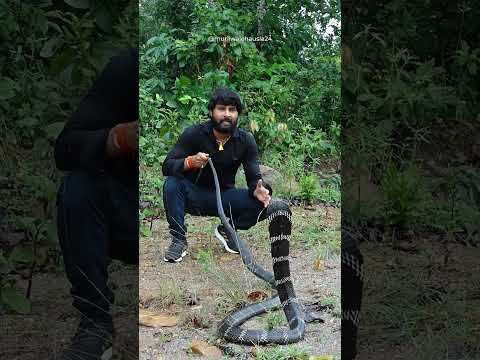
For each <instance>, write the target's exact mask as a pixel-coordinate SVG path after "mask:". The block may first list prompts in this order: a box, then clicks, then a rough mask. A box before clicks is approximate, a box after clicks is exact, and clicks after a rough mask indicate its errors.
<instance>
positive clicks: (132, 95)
mask: <svg viewBox="0 0 480 360" xmlns="http://www.w3.org/2000/svg"><path fill="white" fill-rule="evenodd" d="M136 120H138V50H137V49H129V50H126V51H123V52H121V53H119V54H118V55H117V56H114V57H112V59H111V60H110V62H109V63H108V64H107V66H106V67H105V69H104V70H103V71H102V73H101V74H100V76H99V77H98V78H97V80H96V81H95V83H94V85H93V86H92V88H91V89H90V91H89V92H88V94H87V95H86V96H85V97H84V98H83V100H82V101H81V103H80V105H79V106H78V108H77V110H76V111H75V113H74V114H73V116H72V118H71V119H70V120H69V121H68V122H67V123H66V125H65V128H64V129H63V131H62V132H61V133H60V135H59V137H58V138H57V142H56V144H55V161H56V164H57V167H58V168H59V169H60V170H85V171H89V172H103V171H105V172H107V173H109V174H111V175H112V176H114V177H115V178H117V179H118V180H119V181H121V182H123V183H125V184H128V185H129V186H132V187H134V186H137V188H138V152H137V154H136V155H134V156H130V155H122V156H119V157H117V158H111V159H107V158H106V156H105V144H106V140H107V136H108V132H109V131H110V129H111V128H112V127H114V126H115V125H118V124H120V123H125V122H131V121H136Z"/></svg>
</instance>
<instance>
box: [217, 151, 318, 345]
mask: <svg viewBox="0 0 480 360" xmlns="http://www.w3.org/2000/svg"><path fill="white" fill-rule="evenodd" d="M208 162H209V164H210V167H211V168H212V173H213V178H214V181H215V190H216V200H217V210H218V214H219V216H220V220H221V222H222V225H223V226H224V228H225V230H226V233H227V236H228V238H229V239H230V240H231V241H232V240H233V241H234V242H235V244H236V245H237V247H238V249H239V251H240V256H241V258H242V261H243V263H244V264H245V265H246V267H247V268H248V270H250V271H251V272H252V273H253V274H254V275H255V276H257V277H259V278H260V279H262V280H264V281H266V282H267V283H269V284H270V286H272V288H274V289H276V290H277V294H276V295H275V296H273V297H272V298H270V299H267V300H265V301H262V302H258V303H254V304H251V305H248V306H246V307H244V308H242V309H239V310H236V311H234V312H233V313H231V314H229V315H228V316H227V317H226V318H225V319H223V320H222V322H221V323H220V325H219V327H218V333H219V335H220V336H221V337H223V338H225V339H226V340H228V341H231V342H235V343H240V344H246V345H252V344H257V345H263V344H290V343H295V342H298V341H300V340H302V339H303V337H304V335H305V323H306V322H312V321H319V320H321V319H320V318H319V316H318V315H317V314H315V313H313V312H312V313H310V312H305V311H304V309H303V307H302V305H301V304H300V302H299V301H298V299H297V298H296V296H295V290H294V288H293V283H292V279H291V278H290V266H289V251H290V249H289V237H290V234H291V230H292V213H291V211H290V209H289V207H288V205H287V204H285V203H284V202H282V201H272V203H271V204H270V205H269V206H268V207H267V219H268V221H269V227H268V230H269V233H270V242H271V253H272V262H273V274H272V273H271V272H268V271H266V270H265V269H263V268H262V267H261V266H260V265H258V264H257V263H256V262H255V261H254V259H253V256H252V253H251V252H250V249H249V248H248V247H247V245H246V243H245V241H243V240H242V239H241V238H240V237H239V236H238V235H237V233H236V232H235V230H234V229H233V228H232V226H231V225H230V223H229V222H228V220H227V217H226V216H225V212H224V211H223V206H222V198H221V193H220V184H219V182H218V176H217V172H216V170H215V167H214V166H213V162H212V160H211V159H210V158H209V159H208ZM278 307H282V309H283V311H284V313H285V316H286V318H287V321H288V325H289V328H290V329H286V328H285V329H282V330H280V329H273V330H271V331H266V330H250V329H242V328H241V325H242V324H243V323H245V322H246V321H247V320H249V319H251V318H253V317H254V316H257V315H261V314H263V313H265V312H267V311H269V310H272V309H275V308H278Z"/></svg>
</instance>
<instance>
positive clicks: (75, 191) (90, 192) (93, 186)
mask: <svg viewBox="0 0 480 360" xmlns="http://www.w3.org/2000/svg"><path fill="white" fill-rule="evenodd" d="M101 181H102V180H101V178H100V176H96V175H95V174H90V173H87V172H83V171H75V172H72V173H70V174H68V175H67V176H66V177H65V179H64V180H63V184H62V186H61V187H60V189H59V193H58V200H59V202H61V205H62V207H63V208H64V209H65V210H68V211H88V210H89V209H90V208H91V206H92V205H93V204H94V202H95V201H96V199H97V198H98V195H99V194H100V193H101V189H100V185H101Z"/></svg>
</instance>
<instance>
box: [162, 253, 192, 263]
mask: <svg viewBox="0 0 480 360" xmlns="http://www.w3.org/2000/svg"><path fill="white" fill-rule="evenodd" d="M185 255H187V252H186V251H184V252H183V253H182V255H181V256H180V257H179V258H178V259H176V260H173V259H172V260H168V259H167V258H166V257H164V258H163V261H165V262H172V261H174V262H176V263H178V262H180V261H182V260H183V258H184V257H185Z"/></svg>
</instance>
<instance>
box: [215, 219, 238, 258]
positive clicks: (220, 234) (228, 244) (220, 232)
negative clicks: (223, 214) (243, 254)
mask: <svg viewBox="0 0 480 360" xmlns="http://www.w3.org/2000/svg"><path fill="white" fill-rule="evenodd" d="M215 236H216V237H217V239H218V240H220V242H221V243H222V244H223V246H224V247H225V250H227V251H228V252H230V253H232V254H238V253H239V251H238V247H237V245H236V244H235V242H234V241H233V240H230V239H229V238H228V236H227V232H226V231H225V228H224V227H223V225H218V226H217V227H216V228H215Z"/></svg>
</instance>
